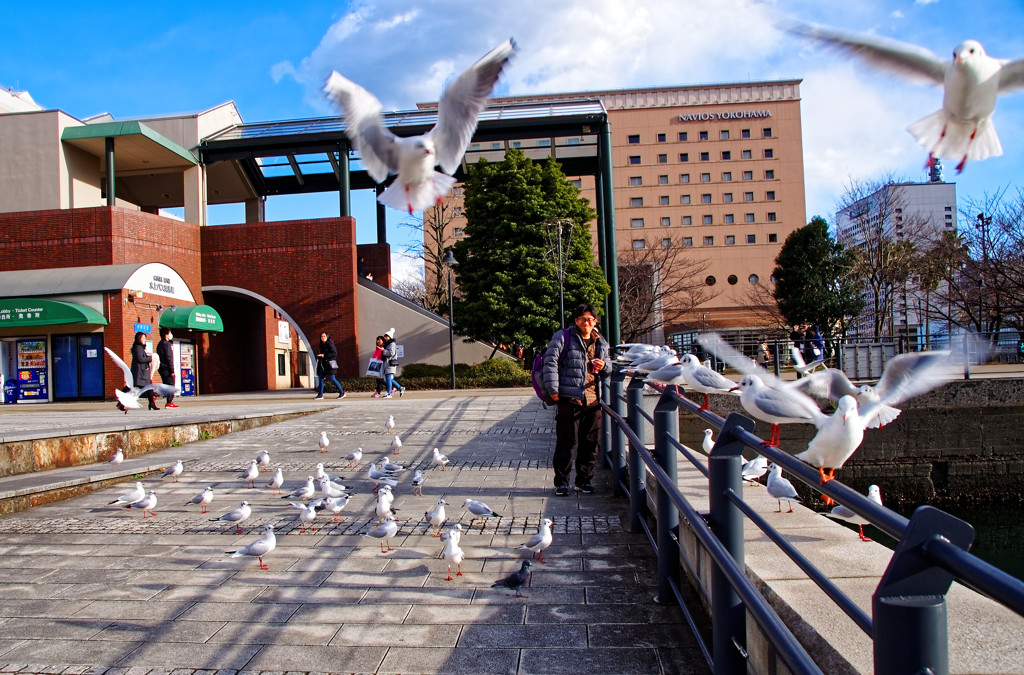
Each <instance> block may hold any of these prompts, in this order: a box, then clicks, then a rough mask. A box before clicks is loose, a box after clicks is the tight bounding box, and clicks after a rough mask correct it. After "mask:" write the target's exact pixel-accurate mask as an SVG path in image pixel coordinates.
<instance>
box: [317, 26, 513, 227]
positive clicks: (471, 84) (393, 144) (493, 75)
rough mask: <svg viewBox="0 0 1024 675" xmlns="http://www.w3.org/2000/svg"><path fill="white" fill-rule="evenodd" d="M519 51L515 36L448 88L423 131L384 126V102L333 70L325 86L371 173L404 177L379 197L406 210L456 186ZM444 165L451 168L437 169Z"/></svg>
mask: <svg viewBox="0 0 1024 675" xmlns="http://www.w3.org/2000/svg"><path fill="white" fill-rule="evenodd" d="M514 51H515V44H514V43H513V42H512V40H506V41H505V42H503V43H502V44H500V45H498V46H497V47H495V48H494V49H492V50H491V51H490V52H488V53H487V54H486V55H484V56H483V58H481V59H480V60H479V61H477V62H476V63H474V64H473V65H472V66H470V67H469V69H468V70H466V72H464V73H463V74H462V75H460V76H459V77H458V78H456V79H455V80H454V81H453V82H452V83H451V84H450V85H449V86H448V87H447V89H445V92H444V94H443V95H442V97H441V102H440V104H439V105H438V115H437V124H436V125H435V126H434V127H433V128H432V129H430V131H428V132H427V133H425V134H423V135H421V136H412V137H407V138H402V137H399V136H395V135H394V134H393V133H391V131H389V130H388V129H387V127H385V126H384V124H383V120H382V117H381V104H380V101H378V100H377V99H376V97H374V96H373V95H372V94H370V93H369V92H368V91H366V90H365V89H363V88H362V87H360V86H359V85H358V84H356V83H355V82H352V81H351V80H349V79H347V78H345V77H342V76H341V75H339V74H338V73H337V72H332V73H331V76H330V78H329V79H328V80H327V85H326V86H325V87H324V91H325V92H326V93H327V94H328V95H329V96H330V97H331V98H333V99H334V101H335V102H336V103H337V104H338V105H339V106H340V107H341V108H342V110H343V113H344V116H345V122H346V127H345V133H346V135H347V136H348V137H349V140H351V141H352V144H353V146H354V147H355V148H356V150H357V151H358V152H359V156H360V158H361V159H362V162H363V164H364V165H365V166H366V170H367V173H369V174H370V177H371V178H373V180H374V181H375V182H377V183H383V182H384V181H385V179H386V178H387V177H388V175H390V174H398V178H397V179H396V180H395V181H394V183H392V184H391V185H390V186H389V187H388V188H387V189H386V190H385V191H384V193H383V194H382V195H381V196H380V197H379V200H380V202H381V203H382V204H385V205H387V206H390V207H392V208H395V209H398V210H400V211H406V210H407V211H408V212H409V213H410V214H411V213H412V212H413V211H420V210H422V209H425V208H429V207H431V206H433V205H434V204H435V203H437V202H438V200H440V199H442V198H443V197H444V196H445V195H446V194H448V191H449V190H451V188H452V186H453V185H454V183H455V179H454V178H452V176H451V174H454V173H455V171H456V170H457V169H458V168H459V163H460V162H461V161H462V157H463V155H464V154H465V152H466V147H467V146H468V145H469V141H470V139H471V138H472V137H473V132H474V131H476V126H477V118H478V117H479V115H480V112H481V111H482V110H483V107H484V104H485V103H486V102H487V98H488V97H489V96H490V94H491V89H493V87H494V84H495V82H497V80H498V77H499V76H500V75H501V71H502V69H503V68H504V67H505V64H506V63H507V62H508V60H509V58H510V57H511V56H512V54H513V52H514ZM436 165H440V167H441V169H442V170H443V171H444V172H445V173H440V172H437V171H434V166H436Z"/></svg>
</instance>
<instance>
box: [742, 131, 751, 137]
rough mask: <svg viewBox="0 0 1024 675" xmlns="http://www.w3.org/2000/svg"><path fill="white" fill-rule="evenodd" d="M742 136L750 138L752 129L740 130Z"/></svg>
mask: <svg viewBox="0 0 1024 675" xmlns="http://www.w3.org/2000/svg"><path fill="white" fill-rule="evenodd" d="M740 138H750V129H743V130H741V131H740Z"/></svg>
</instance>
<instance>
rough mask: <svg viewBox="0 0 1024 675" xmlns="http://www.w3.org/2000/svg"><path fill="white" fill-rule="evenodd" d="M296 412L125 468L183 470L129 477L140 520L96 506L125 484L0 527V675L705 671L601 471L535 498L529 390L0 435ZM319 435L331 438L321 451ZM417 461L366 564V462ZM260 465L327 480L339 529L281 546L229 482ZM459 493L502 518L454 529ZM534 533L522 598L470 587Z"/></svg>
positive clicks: (550, 434) (282, 530)
mask: <svg viewBox="0 0 1024 675" xmlns="http://www.w3.org/2000/svg"><path fill="white" fill-rule="evenodd" d="M309 409H322V412H318V413H316V414H314V415H310V416H306V417H300V418H295V419H291V420H288V421H285V422H280V423H278V424H273V425H270V426H266V427H261V428H258V429H253V430H250V431H243V432H238V433H234V434H229V435H226V436H222V437H219V438H215V439H210V440H205V441H198V442H195V443H189V444H185V445H182V446H180V447H176V448H169V449H167V450H163V451H160V452H158V453H154V454H150V455H146V456H145V458H144V460H142V459H140V460H139V461H144V462H145V464H146V465H147V466H153V465H156V464H161V465H170V464H171V463H173V462H174V461H175V460H177V459H182V460H184V462H185V471H184V473H183V474H182V476H181V477H180V480H179V482H177V483H172V482H169V481H168V480H161V479H160V478H159V474H157V475H149V476H147V477H146V478H144V479H143V483H144V485H145V487H146V488H147V489H153V490H155V491H156V493H157V495H158V499H159V505H158V507H157V514H158V515H157V516H156V517H151V518H145V519H143V518H142V515H141V514H139V513H137V512H136V511H135V510H131V511H128V510H125V509H123V508H119V507H116V506H110V505H109V502H111V501H112V500H114V499H115V498H116V497H117V496H119V495H120V494H122V493H124V492H126V491H127V490H128V488H129V487H131V484H130V483H123V484H120V485H117V486H114V487H112V488H107V489H104V490H101V491H98V492H94V493H92V494H89V495H86V496H82V497H76V498H73V499H70V500H67V501H63V502H59V503H56V504H51V505H48V506H41V507H36V508H33V509H30V510H28V511H24V512H21V513H17V514H15V515H12V516H6V517H3V518H0V673H12V672H21V673H44V672H45V673H62V672H64V673H84V672H93V673H102V672H104V671H105V672H106V673H107V674H108V675H115V674H116V675H122V674H123V675H145V674H146V673H151V674H152V675H158V674H162V673H171V672H172V671H173V675H188V673H191V672H194V671H202V672H203V673H209V672H212V671H220V672H225V673H233V672H235V671H254V672H268V671H269V672H275V673H277V672H281V673H283V672H291V671H296V672H318V673H319V672H322V673H349V672H356V673H376V672H388V673H463V672H465V673H579V672H590V673H691V672H693V673H700V672H707V668H706V664H705V662H704V660H703V658H702V657H701V655H700V652H699V651H698V650H697V648H696V646H695V645H694V643H693V639H692V638H691V637H690V636H689V633H688V631H687V629H686V626H685V623H684V622H683V618H682V615H681V613H680V612H679V610H678V609H677V608H674V607H663V606H660V605H657V604H655V603H654V602H653V601H652V598H653V597H654V595H655V593H656V588H655V586H654V584H655V579H654V573H653V569H654V565H655V561H654V557H653V553H652V551H651V549H650V546H649V545H648V543H647V541H646V538H645V537H644V536H643V535H634V534H630V533H628V532H625V531H624V530H623V526H622V524H623V523H624V522H626V520H627V515H626V513H627V511H626V510H627V506H628V505H627V504H626V503H625V501H624V500H620V499H612V498H611V497H610V496H609V494H610V492H611V487H610V484H609V481H610V472H609V471H605V470H601V471H599V472H598V476H597V480H596V481H595V483H596V485H597V487H598V494H596V495H576V494H574V495H572V496H570V497H568V498H560V497H555V496H554V495H553V493H552V486H551V484H550V483H551V467H550V457H551V452H552V447H553V443H554V428H553V416H552V414H551V412H550V411H545V410H543V409H542V407H541V406H540V405H539V402H538V401H537V400H536V398H535V397H533V396H532V392H531V393H527V392H525V391H524V390H516V391H514V392H508V391H502V392H498V391H494V392H459V393H457V394H455V395H451V394H449V393H448V392H433V393H413V392H410V393H408V394H406V396H405V397H403V398H401V399H392V400H389V401H381V400H373V399H370V398H368V397H367V395H365V394H364V395H356V394H353V395H349V397H348V398H346V399H345V400H342V401H338V400H337V399H327V400H325V401H323V402H316V403H314V402H313V401H312V400H310V396H309V395H308V394H307V393H305V392H302V393H301V394H299V393H280V392H271V393H267V394H254V395H246V396H233V397H228V396H225V397H202V398H201V399H184V401H183V402H182V405H181V407H180V408H178V409H177V410H166V411H164V410H162V411H160V412H149V411H145V410H140V411H132V413H131V414H130V415H128V416H125V415H122V414H120V413H117V412H116V411H115V410H114V409H113V405H112V404H110V403H106V404H88V403H85V404H66V405H47V406H31V407H30V406H24V405H22V406H0V430H2V432H0V435H8V434H14V433H17V434H19V435H32V434H37V433H39V434H42V433H46V432H44V431H43V430H47V429H48V430H50V431H49V433H53V432H54V431H55V430H56V432H57V433H75V432H77V431H78V430H81V429H84V428H90V429H91V428H104V427H106V428H119V427H118V425H120V426H122V427H123V426H124V425H125V424H133V425H134V424H151V423H153V422H155V421H158V420H159V421H160V423H166V424H173V423H178V422H184V421H195V420H196V419H198V418H200V417H204V418H208V417H210V416H217V415H220V416H223V417H230V416H237V415H240V414H241V415H244V414H266V413H267V412H274V413H279V412H295V411H301V410H309ZM388 414H393V415H394V417H395V422H396V429H395V431H396V432H397V433H399V434H400V436H401V439H402V442H403V444H404V445H403V446H402V448H401V454H399V455H398V456H397V457H394V456H392V455H391V454H390V444H391V439H392V436H390V435H386V434H384V433H382V432H383V430H384V426H383V425H384V421H385V419H386V417H387V415H388ZM163 418H166V419H167V421H166V422H163V421H162V420H163ZM321 431H326V432H327V433H328V436H329V438H330V439H331V445H330V448H329V452H328V453H326V454H321V453H320V452H319V448H318V446H317V443H316V441H317V437H318V436H319V433H320V432H321ZM356 447H362V448H363V450H364V453H365V455H364V457H363V461H362V462H361V463H360V464H359V466H358V468H355V469H349V468H347V467H346V466H345V462H344V461H343V460H342V459H341V457H342V456H343V455H345V454H346V453H348V452H350V451H352V450H354V449H355V448H356ZM434 447H439V448H440V449H441V451H442V452H444V453H445V454H447V455H448V456H449V457H450V458H451V459H452V463H451V465H450V467H449V470H447V471H439V470H427V471H426V472H425V473H426V476H427V480H426V485H425V487H424V490H423V491H424V495H423V496H422V497H420V496H414V495H412V494H411V488H410V487H409V485H408V477H409V476H410V475H411V470H410V471H407V472H406V474H405V476H404V479H403V480H402V482H401V484H400V485H399V487H398V488H397V489H396V494H397V498H396V499H395V503H394V506H395V507H396V508H397V509H398V521H399V525H400V529H399V533H398V536H397V537H396V538H395V539H394V540H392V542H391V543H392V546H394V549H395V550H394V551H392V552H389V553H385V554H382V553H381V552H380V547H379V544H378V542H377V541H376V540H373V539H369V538H366V537H362V536H360V535H361V534H362V533H364V532H366V531H367V530H369V529H371V528H372V527H373V526H374V525H375V524H376V517H375V516H374V513H373V511H374V504H375V502H374V498H373V495H372V494H371V489H372V483H371V482H370V481H369V479H368V477H367V476H366V471H367V467H368V463H369V462H371V461H374V460H377V459H379V458H381V457H385V456H387V457H388V458H389V459H392V460H397V461H400V462H403V463H406V465H407V466H410V467H411V468H416V467H417V466H419V467H426V462H427V460H428V459H429V456H430V453H431V449H432V448H434ZM260 450H267V451H268V452H269V453H270V455H271V466H272V467H273V468H276V467H282V468H283V469H284V473H285V477H286V484H285V487H286V488H288V489H295V488H297V487H298V486H299V485H300V483H302V482H303V481H304V479H305V477H306V476H307V475H309V474H311V473H313V471H314V468H315V465H316V464H317V463H318V462H323V463H324V464H325V467H326V468H327V470H328V471H331V472H333V473H337V474H341V475H343V476H345V477H346V479H345V484H346V485H348V486H349V487H351V488H353V489H354V490H355V491H356V492H357V495H356V496H355V497H354V498H353V499H352V502H351V503H350V504H349V505H348V507H347V508H346V510H345V511H343V513H342V518H341V520H340V522H331V521H330V520H329V518H328V517H325V516H323V515H322V514H321V515H320V516H318V522H317V523H316V526H317V530H316V533H315V534H312V533H306V534H300V532H299V527H298V522H297V514H298V511H296V510H295V509H293V508H292V507H291V506H289V505H288V500H286V499H281V498H280V497H278V496H274V495H271V494H270V490H269V489H267V488H265V487H264V486H265V485H266V483H267V482H269V479H270V476H269V474H263V476H262V477H261V478H260V479H259V480H258V481H257V483H256V484H257V486H258V487H257V488H256V489H248V488H246V486H245V482H244V481H243V480H240V479H239V474H240V472H241V470H242V469H243V468H244V467H245V466H246V465H248V463H249V460H250V459H252V458H254V457H255V456H256V454H257V453H258V452H259V451H260ZM130 461H136V460H133V459H129V460H128V462H130ZM128 462H126V464H127V463H128ZM106 470H107V467H106V465H104V466H99V467H97V466H92V467H83V468H80V469H70V470H60V471H57V472H52V473H53V474H54V480H61V479H63V478H66V477H67V474H69V473H74V472H79V473H81V472H83V471H91V472H103V471H106ZM4 480H13V479H4ZM207 485H210V486H212V487H213V489H214V493H215V497H214V500H213V503H212V504H211V506H210V513H209V514H208V515H201V514H200V513H199V509H198V507H195V506H191V505H190V506H184V504H186V503H187V502H188V501H189V500H190V499H191V498H192V496H193V495H195V494H196V493H197V492H199V491H200V490H202V489H203V488H204V487H206V486H207ZM4 489H6V488H5V487H4V484H3V480H0V491H3V490H4ZM442 495H443V496H444V497H445V498H446V499H447V501H448V502H449V503H450V506H449V507H448V515H449V519H450V523H454V522H460V523H461V524H462V525H463V527H467V528H469V529H468V532H467V533H466V534H464V535H463V538H462V547H463V549H465V551H466V555H467V558H466V561H465V562H464V563H463V566H462V568H463V576H461V577H456V578H455V580H454V581H446V580H445V576H446V565H445V562H444V561H443V560H440V559H438V554H439V553H440V551H441V543H440V542H439V540H438V539H435V538H433V537H431V536H430V534H429V533H428V531H427V526H426V525H425V523H424V522H423V517H422V516H423V513H424V512H425V511H426V510H427V509H428V508H430V507H431V506H433V505H434V504H435V503H436V501H437V499H438V497H439V496H442ZM466 498H473V499H478V500H483V501H485V502H487V503H488V504H489V505H490V506H491V507H492V508H493V509H494V510H495V511H498V512H499V513H501V514H502V517H501V518H498V519H492V520H489V521H488V522H486V523H480V522H479V521H477V522H476V523H475V524H472V526H471V523H470V518H469V516H468V515H467V514H466V513H465V511H464V510H463V508H462V504H463V500H465V499H466ZM243 499H244V500H247V501H249V502H250V503H251V504H252V507H253V515H252V517H251V518H250V519H249V520H248V521H247V522H246V523H245V525H244V528H243V529H244V533H243V534H241V535H236V534H234V531H233V530H232V529H231V528H230V527H227V526H224V525H222V524H221V523H219V522H213V521H211V518H215V517H217V516H218V515H220V514H221V513H223V512H226V511H228V510H230V509H232V508H234V507H235V506H237V505H238V504H239V502H240V501H241V500H243ZM542 517H548V518H551V519H552V520H553V521H554V522H555V526H554V534H555V540H554V544H553V545H552V546H551V548H550V549H548V550H547V551H545V558H546V559H547V560H548V563H547V564H546V565H542V564H535V565H534V575H533V579H532V582H531V583H530V585H529V587H528V588H525V589H524V593H525V594H526V595H527V597H526V598H525V599H521V598H515V597H512V595H511V592H510V591H502V590H499V589H496V588H491V583H492V582H493V581H494V580H496V579H499V578H501V577H503V576H505V575H507V574H509V573H511V572H513V571H515V570H516V569H518V568H519V566H520V562H521V560H523V559H524V558H525V555H524V554H523V553H522V552H519V551H517V550H516V547H517V546H518V545H519V544H520V543H522V542H523V541H525V540H526V539H527V538H528V537H529V536H530V535H532V534H533V533H535V532H536V531H537V528H538V524H539V521H540V519H541V518H542ZM265 523H273V524H274V526H275V529H276V532H277V534H278V545H277V549H276V550H275V551H273V552H272V553H271V554H270V555H268V556H267V557H266V558H265V562H266V563H267V564H268V566H269V568H270V569H269V570H268V571H263V570H260V569H259V568H258V567H257V564H256V561H255V560H249V559H241V558H239V559H233V558H230V557H228V556H226V555H225V551H230V550H233V549H237V548H239V547H240V546H243V545H245V544H247V543H248V542H250V541H253V540H254V539H256V538H257V536H259V534H260V530H261V528H262V526H263V525H264V524H265Z"/></svg>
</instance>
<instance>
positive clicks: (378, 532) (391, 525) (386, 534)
mask: <svg viewBox="0 0 1024 675" xmlns="http://www.w3.org/2000/svg"><path fill="white" fill-rule="evenodd" d="M396 534H398V523H397V522H395V517H394V516H388V517H387V518H385V519H384V522H383V523H381V524H380V525H378V526H377V527H375V528H373V529H372V530H370V531H369V532H367V533H366V534H364V535H363V536H364V537H370V538H371V539H378V540H380V552H381V553H387V551H394V550H395V549H393V548H391V543H390V540H391V539H392V538H393V537H394V536H395V535H396ZM385 544H387V547H388V549H387V551H385V550H384V545H385Z"/></svg>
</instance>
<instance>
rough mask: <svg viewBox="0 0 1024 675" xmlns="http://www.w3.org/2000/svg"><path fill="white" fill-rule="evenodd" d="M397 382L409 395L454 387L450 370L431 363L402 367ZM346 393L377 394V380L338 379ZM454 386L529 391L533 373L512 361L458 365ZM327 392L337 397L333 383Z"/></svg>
mask: <svg viewBox="0 0 1024 675" xmlns="http://www.w3.org/2000/svg"><path fill="white" fill-rule="evenodd" d="M401 371H402V372H401V374H400V375H399V376H398V381H399V382H401V383H402V386H403V387H405V388H406V389H407V390H409V391H414V390H417V389H419V390H425V389H448V388H450V387H451V366H438V365H433V364H429V363H410V364H408V365H406V366H403V367H402V369H401ZM338 381H339V382H341V386H342V387H344V388H345V391H351V392H363V391H376V389H377V384H376V382H377V381H376V380H375V379H374V378H372V377H353V378H348V379H341V378H338ZM455 384H456V385H457V387H458V388H459V389H506V388H513V387H529V386H530V371H528V370H527V369H526V368H525V367H524V366H523V362H522V361H514V360H512V359H504V358H502V359H488V360H486V361H482V362H480V363H478V364H476V365H474V366H471V365H468V364H465V363H456V364H455ZM324 392H325V393H327V392H330V393H334V394H337V393H338V390H337V389H335V388H334V385H333V384H331V383H330V382H328V383H327V386H326V387H325V388H324Z"/></svg>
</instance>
